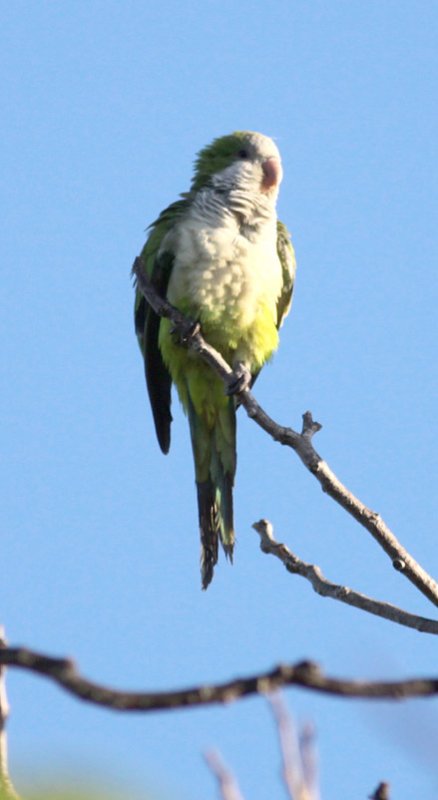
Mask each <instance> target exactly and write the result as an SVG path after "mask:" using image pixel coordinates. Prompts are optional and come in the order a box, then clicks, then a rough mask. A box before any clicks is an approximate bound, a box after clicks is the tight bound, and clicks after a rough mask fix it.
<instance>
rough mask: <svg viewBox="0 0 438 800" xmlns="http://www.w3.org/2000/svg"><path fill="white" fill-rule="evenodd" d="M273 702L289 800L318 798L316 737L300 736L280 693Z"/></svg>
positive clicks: (273, 696) (271, 701) (273, 698)
mask: <svg viewBox="0 0 438 800" xmlns="http://www.w3.org/2000/svg"><path fill="white" fill-rule="evenodd" d="M269 702H270V705H271V709H272V713H273V715H274V720H275V724H276V727H277V731H278V738H279V743H280V752H281V759H282V768H281V772H282V778H283V783H284V786H285V789H286V794H287V796H288V797H289V800H318V798H319V791H318V778H317V769H316V754H315V748H314V741H313V736H309V732H308V731H307V732H306V734H305V735H303V734H302V733H300V734H299V735H297V733H296V731H295V726H294V724H293V720H292V717H291V715H290V714H289V712H288V710H287V706H286V703H285V701H284V699H283V697H282V695H281V694H280V692H276V693H275V694H272V695H270V697H269Z"/></svg>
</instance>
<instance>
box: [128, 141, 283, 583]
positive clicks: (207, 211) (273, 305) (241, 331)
mask: <svg viewBox="0 0 438 800" xmlns="http://www.w3.org/2000/svg"><path fill="white" fill-rule="evenodd" d="M271 151H272V154H271ZM280 180H281V165H280V161H279V156H278V151H277V150H276V148H275V145H274V144H273V142H272V140H270V139H268V138H267V137H263V136H262V135H261V134H253V133H250V132H249V133H248V132H237V133H234V134H231V135H229V136H225V137H222V138H221V139H216V140H215V141H214V142H213V143H212V144H211V145H209V146H208V147H206V148H205V149H204V150H202V151H201V152H200V154H199V155H198V157H197V159H196V162H195V175H194V178H193V182H192V187H191V191H190V192H189V193H188V194H186V195H182V199H181V200H179V201H177V202H176V203H173V204H172V205H170V206H169V207H168V208H167V209H165V210H164V211H163V212H162V213H161V214H160V216H159V217H158V219H157V220H156V221H155V222H154V223H153V224H152V225H151V227H150V233H149V237H148V239H147V242H146V244H145V246H144V248H143V251H142V253H141V260H142V263H143V266H144V270H145V272H146V273H147V275H148V276H149V278H150V279H151V280H152V282H153V284H154V286H155V288H156V289H157V291H158V292H159V293H160V294H161V295H162V296H167V297H168V299H169V300H170V302H171V303H173V304H174V305H175V306H177V307H178V308H179V309H180V310H181V311H182V312H183V313H186V314H187V316H189V317H190V318H191V319H194V320H197V321H199V322H200V324H201V328H202V332H203V334H204V336H205V338H206V339H207V341H208V342H209V343H210V344H211V345H212V346H213V347H215V348H216V349H217V350H219V351H220V352H221V354H222V355H223V357H224V358H225V359H226V360H227V361H228V363H229V364H230V366H232V367H233V368H236V366H237V365H238V364H243V365H244V366H245V367H246V369H247V370H249V372H250V374H251V375H252V379H253V380H255V378H256V376H257V374H258V373H259V371H260V369H261V367H262V366H263V363H265V361H266V360H267V359H268V358H269V357H270V356H271V354H272V352H273V351H274V350H275V349H276V347H277V344H278V333H277V331H278V328H279V327H280V325H281V323H282V320H283V318H284V316H285V315H286V314H287V312H288V310H289V307H290V302H291V297H292V290H293V282H294V275H295V259H294V253H293V249H292V245H291V242H290V237H289V234H288V232H287V229H286V228H285V226H284V225H283V224H282V223H280V222H278V221H277V220H276V216H275V200H276V195H277V192H278V184H279V182H280ZM271 242H272V244H270V243H271ZM271 273H272V280H271V277H270V275H271ZM135 327H136V333H137V337H138V341H139V344H140V348H141V351H142V354H143V358H144V364H145V373H146V382H147V387H148V393H149V398H150V402H151V407H152V413H153V417H154V423H155V429H156V433H157V438H158V442H159V444H160V447H161V449H162V451H163V452H164V453H167V452H168V450H169V447H170V426H171V421H172V416H171V411H170V407H171V384H172V382H173V383H175V385H176V387H177V389H178V393H179V396H180V400H181V402H182V404H183V407H184V409H185V411H186V413H187V416H188V420H189V425H190V434H191V441H192V450H193V456H194V462H195V475H196V484H197V496H198V511H199V527H200V536H201V571H202V584H203V587H204V588H206V587H207V586H208V584H209V583H210V581H211V579H212V576H213V570H214V566H215V564H216V562H217V559H218V541H219V540H220V541H221V544H222V546H223V548H224V551H225V553H226V555H227V556H228V557H229V558H230V559H232V555H233V546H234V539H235V535H234V524H233V494H232V490H233V485H234V476H235V471H236V401H235V398H234V397H228V396H227V395H226V394H225V391H224V387H223V384H222V381H221V380H220V379H219V378H218V376H217V375H216V374H215V373H214V372H213V371H212V370H211V369H210V368H209V367H208V366H207V365H206V364H205V363H204V362H202V360H201V359H200V358H199V357H198V356H197V355H195V354H194V353H192V352H190V351H189V350H188V349H187V348H185V347H184V346H182V345H181V344H180V343H179V342H177V341H176V339H175V337H174V336H173V334H172V332H171V325H170V323H169V321H168V320H165V319H160V318H159V317H158V316H157V315H156V314H155V312H154V311H153V310H152V309H151V308H150V306H149V305H148V304H147V302H146V300H145V299H144V297H143V296H142V295H141V293H140V292H139V291H138V290H137V292H136V302H135Z"/></svg>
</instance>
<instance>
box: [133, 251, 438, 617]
mask: <svg viewBox="0 0 438 800" xmlns="http://www.w3.org/2000/svg"><path fill="white" fill-rule="evenodd" d="M132 272H133V274H134V276H135V278H136V281H137V286H138V288H139V289H140V291H141V292H142V294H143V295H144V297H145V298H146V300H147V302H148V303H149V304H150V305H151V306H152V308H153V309H154V311H155V312H156V313H157V314H158V315H159V316H162V317H167V318H168V319H170V320H171V321H172V323H173V326H174V329H175V330H176V331H178V333H179V334H180V337H181V339H182V340H183V341H184V343H185V344H186V346H187V347H190V348H191V349H192V350H194V351H195V352H197V353H199V355H200V356H201V358H203V360H204V361H206V362H207V363H208V364H209V365H210V366H211V368H212V369H213V370H214V371H215V372H216V373H217V374H218V375H219V376H220V377H221V378H222V380H223V381H224V384H225V386H227V387H229V386H230V384H232V383H233V381H235V380H236V376H235V375H234V373H233V371H232V369H231V368H230V366H229V365H228V364H227V363H226V361H225V360H224V359H223V358H222V356H221V355H220V353H218V352H217V351H216V350H214V348H213V347H211V346H210V345H209V344H208V343H207V342H206V341H205V339H204V338H203V336H202V335H201V333H200V328H199V325H197V324H196V323H194V322H193V321H192V320H188V319H187V318H186V317H184V315H183V314H181V312H180V311H178V310H177V309H176V308H174V307H173V306H172V305H171V304H170V303H168V302H167V300H165V299H164V298H162V297H160V296H159V295H158V294H157V292H156V291H155V289H154V287H153V286H152V284H151V282H150V281H149V279H148V278H147V276H146V275H145V273H144V271H143V265H142V261H141V258H136V259H135V261H134V265H133V268H132ZM239 402H240V403H241V405H243V406H244V408H245V410H246V412H247V414H248V416H249V417H251V419H253V420H254V421H255V422H256V423H257V424H258V425H259V426H260V427H261V428H262V429H263V430H264V431H266V433H268V434H269V435H270V436H272V438H273V439H274V440H275V441H277V442H280V444H283V445H287V446H288V447H291V448H292V450H295V452H296V453H297V455H298V456H299V458H300V459H301V461H302V462H303V464H304V465H305V466H306V467H307V469H308V470H309V471H310V472H311V473H312V475H314V476H315V478H316V479H317V480H318V481H319V483H320V485H321V488H322V490H323V491H324V492H326V493H327V494H328V495H330V497H332V498H333V500H335V501H336V502H337V503H338V504H339V505H340V506H341V507H342V508H344V509H345V511H347V512H348V513H349V514H351V516H352V517H354V519H355V520H356V521H357V522H359V523H360V525H362V526H363V527H364V528H365V529H366V530H367V531H368V532H369V533H371V535H372V536H373V537H374V539H375V540H376V541H377V542H378V544H379V545H380V547H382V549H383V550H384V551H385V553H386V554H387V555H388V556H389V558H390V559H391V562H392V565H393V567H394V569H396V570H398V571H399V572H401V573H402V574H403V575H405V577H406V578H407V579H408V580H409V581H411V583H413V584H414V586H416V587H417V589H418V590H419V591H420V592H422V594H424V595H425V597H427V598H428V599H429V600H430V601H431V602H432V603H433V604H434V605H436V606H438V584H437V582H436V581H435V580H434V579H433V578H432V577H431V576H430V575H429V574H428V573H427V572H426V571H425V570H424V569H423V568H422V567H421V566H420V564H418V563H417V562H416V561H415V559H414V558H413V557H412V556H411V555H410V553H408V551H407V550H406V549H405V548H404V547H403V546H402V545H401V544H400V542H399V541H398V539H397V537H396V536H395V535H394V533H393V532H392V531H391V530H390V528H389V527H388V525H386V523H385V522H384V521H383V519H382V518H381V516H380V515H379V514H378V513H376V512H375V511H372V510H371V509H370V508H367V506H365V505H364V503H362V502H361V500H359V499H358V498H357V497H355V496H354V495H353V494H352V492H350V491H349V489H347V487H346V486H344V484H343V483H341V481H340V480H339V479H338V478H337V477H336V475H335V474H334V472H333V471H332V470H331V469H330V467H329V466H328V464H327V463H326V462H325V461H324V460H323V459H322V458H321V456H320V455H319V454H318V453H317V452H316V450H315V448H314V447H313V444H312V437H313V435H314V434H315V433H317V432H318V431H319V430H320V429H321V425H320V424H319V423H318V422H314V420H313V418H312V415H311V413H310V412H309V411H307V412H306V413H305V414H304V415H303V427H302V431H301V433H297V431H294V430H293V429H292V428H289V427H285V426H282V425H278V424H277V423H276V422H274V420H273V419H271V417H269V416H268V414H266V412H265V411H264V410H263V409H262V408H261V406H259V404H258V403H257V401H256V399H255V397H254V396H253V394H252V393H251V392H250V391H249V389H244V390H243V391H242V392H240V394H239Z"/></svg>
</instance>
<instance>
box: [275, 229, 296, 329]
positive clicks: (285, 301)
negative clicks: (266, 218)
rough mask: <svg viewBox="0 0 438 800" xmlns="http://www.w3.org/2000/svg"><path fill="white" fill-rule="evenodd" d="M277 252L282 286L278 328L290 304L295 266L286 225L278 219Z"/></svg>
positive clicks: (278, 304)
mask: <svg viewBox="0 0 438 800" xmlns="http://www.w3.org/2000/svg"><path fill="white" fill-rule="evenodd" d="M277 253H278V257H279V259H280V262H281V267H282V270H283V286H282V290H281V294H280V297H279V298H278V300H277V328H280V326H281V325H282V324H283V320H284V318H285V317H286V316H287V314H288V313H289V311H290V307H291V305H292V292H293V290H294V283H295V272H296V267H297V263H296V260H295V251H294V249H293V247H292V242H291V239H290V233H289V231H288V229H287V228H286V225H284V224H283V223H282V222H280V220H278V222H277Z"/></svg>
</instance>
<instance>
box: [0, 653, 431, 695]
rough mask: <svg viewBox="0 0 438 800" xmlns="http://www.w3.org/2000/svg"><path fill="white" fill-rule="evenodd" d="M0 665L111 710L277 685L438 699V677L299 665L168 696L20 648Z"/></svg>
mask: <svg viewBox="0 0 438 800" xmlns="http://www.w3.org/2000/svg"><path fill="white" fill-rule="evenodd" d="M0 664H3V665H4V666H10V667H19V668H21V669H25V670H28V671H30V672H35V673H37V674H38V675H43V676H44V677H46V678H49V679H50V680H52V681H54V682H55V683H57V684H58V685H59V686H62V688H63V689H65V690H66V691H67V692H69V693H70V694H73V695H74V696H75V697H78V698H79V699H80V700H84V701H85V702H87V703H93V704H94V705H98V706H104V707H105V708H112V709H114V710H116V711H164V710H171V709H176V708H187V707H194V706H206V705H212V704H213V703H230V702H232V701H233V700H237V699H239V698H242V697H248V696H249V695H254V694H267V693H269V692H273V691H274V690H275V689H278V688H279V687H280V686H300V687H301V688H303V689H309V690H311V691H314V692H319V693H323V694H329V695H334V696H337V697H358V698H370V699H374V700H378V699H380V700H383V699H385V700H391V699H392V700H404V699H406V698H408V697H431V696H434V695H437V694H438V677H431V678H409V679H407V680H399V681H363V680H346V679H342V678H332V677H330V676H328V675H324V673H323V672H322V670H321V669H320V667H319V666H318V664H315V663H314V662H312V661H302V662H299V663H297V664H279V665H278V666H276V667H274V668H273V669H272V670H269V671H268V672H261V673H256V674H255V675H249V676H246V677H242V678H235V679H233V680H230V681H226V682H225V683H216V684H205V685H203V686H194V687H189V688H184V689H177V690H175V691H169V692H124V691H120V690H117V689H109V688H107V687H106V686H102V685H101V684H98V683H93V682H92V681H89V680H87V679H86V678H84V677H83V676H82V675H81V674H80V673H79V672H78V671H77V669H76V667H75V664H74V662H73V661H71V660H70V659H65V658H52V657H51V656H47V655H45V654H43V653H36V652H35V651H32V650H27V649H26V648H24V647H5V648H4V649H0Z"/></svg>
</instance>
